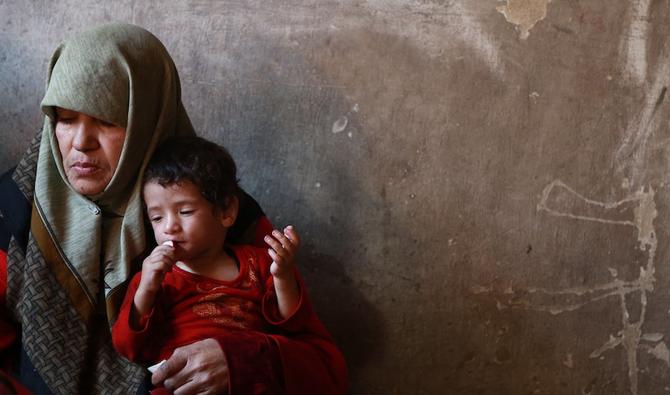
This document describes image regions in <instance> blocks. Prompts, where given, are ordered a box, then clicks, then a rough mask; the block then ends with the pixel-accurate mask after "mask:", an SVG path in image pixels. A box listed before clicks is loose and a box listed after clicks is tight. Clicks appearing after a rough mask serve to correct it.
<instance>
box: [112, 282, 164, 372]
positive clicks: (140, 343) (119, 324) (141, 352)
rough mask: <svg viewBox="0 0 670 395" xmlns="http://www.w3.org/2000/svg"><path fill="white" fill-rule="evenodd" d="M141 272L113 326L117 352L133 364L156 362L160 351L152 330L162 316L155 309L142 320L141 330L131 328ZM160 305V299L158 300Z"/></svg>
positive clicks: (130, 286) (133, 283)
mask: <svg viewBox="0 0 670 395" xmlns="http://www.w3.org/2000/svg"><path fill="white" fill-rule="evenodd" d="M141 274H142V273H141V272H139V273H137V274H135V276H134V277H133V279H132V280H131V282H130V284H129V285H128V290H127V291H126V296H125V298H124V300H123V305H121V310H119V316H118V318H117V319H116V322H115V323H114V325H113V326H112V344H114V348H115V349H116V351H117V352H118V353H119V354H121V355H123V356H124V357H126V358H128V359H129V360H131V361H133V362H154V360H155V358H156V357H157V354H158V350H157V348H156V347H154V345H152V344H150V343H151V339H152V336H151V333H152V329H151V328H155V327H156V320H159V319H160V318H159V317H158V316H160V314H158V313H156V308H155V304H154V309H152V310H151V312H150V313H149V314H147V315H146V316H143V317H142V318H141V319H140V326H142V329H141V330H135V329H133V328H131V327H130V312H131V309H132V306H133V299H134V298H135V293H136V292H137V287H138V286H139V283H140V279H141ZM156 303H158V298H157V299H156Z"/></svg>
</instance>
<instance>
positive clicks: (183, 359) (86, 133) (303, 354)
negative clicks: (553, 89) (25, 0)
mask: <svg viewBox="0 0 670 395" xmlns="http://www.w3.org/2000/svg"><path fill="white" fill-rule="evenodd" d="M180 94H181V92H180V85H179V77H178V75H177V71H176V69H175V66H174V64H173V62H172V60H171V58H170V56H169V54H168V53H167V51H166V50H165V48H164V47H163V45H162V44H161V43H160V41H159V40H158V39H157V38H156V37H154V36H153V35H151V33H149V32H147V31H146V30H143V29H141V28H139V27H136V26H132V25H120V24H115V25H108V26H103V27H99V28H96V29H93V30H91V31H88V32H84V33H82V34H79V35H77V36H76V37H74V38H72V39H70V40H68V41H66V42H65V43H63V44H62V45H61V46H60V47H59V48H58V49H57V50H56V52H55V53H54V55H53V57H52V59H51V63H50V67H49V77H48V85H47V91H46V94H45V96H44V99H43V100H42V111H43V112H44V113H45V114H46V117H45V120H44V125H43V128H42V132H41V134H40V135H38V136H37V138H36V139H35V140H34V141H33V143H32V144H31V147H30V149H29V150H28V152H27V153H26V155H25V156H24V158H23V159H22V161H21V162H20V164H19V165H18V166H17V167H16V168H15V169H13V171H11V172H10V173H8V174H7V175H5V176H4V177H3V178H2V180H1V181H0V302H3V303H2V307H1V308H0V358H3V359H4V360H3V361H0V363H4V364H3V365H0V366H5V367H6V369H7V372H6V373H8V374H6V377H5V378H7V377H9V376H14V377H15V379H16V381H18V382H20V383H21V384H22V385H23V386H25V387H26V388H28V389H29V390H31V391H33V392H35V393H39V394H50V393H53V394H56V393H62V394H74V393H81V394H89V393H123V394H128V393H142V392H146V389H147V388H146V385H144V384H143V383H146V382H147V375H148V373H147V372H146V370H145V369H143V368H141V367H139V366H137V365H134V364H132V363H130V362H128V361H127V360H125V359H123V358H121V357H120V356H118V355H117V354H116V353H115V352H114V351H113V349H112V347H111V341H110V335H109V326H110V325H111V323H113V322H114V320H115V318H116V314H117V309H118V308H119V305H120V302H121V300H122V299H123V295H124V292H125V286H126V285H127V280H128V279H129V278H130V277H131V276H132V274H133V273H134V271H136V270H137V269H138V268H139V264H140V262H141V259H142V258H143V255H144V254H145V251H147V250H148V249H149V248H150V247H152V246H151V245H149V243H148V242H147V240H148V239H150V237H149V236H148V235H147V234H146V229H145V226H144V222H143V219H142V218H143V217H142V214H143V213H142V205H141V203H142V202H141V198H140V186H141V180H140V177H139V175H140V174H141V173H142V171H143V169H144V166H145V165H146V163H147V161H148V159H149V157H150V156H151V154H152V153H153V151H154V148H155V147H156V145H157V144H158V143H159V142H161V141H163V140H164V139H166V138H168V137H172V136H175V135H177V134H192V133H193V127H192V126H191V123H190V120H189V118H188V115H187V114H186V111H185V110H184V108H183V105H182V103H181V97H180ZM267 225H268V222H267V220H266V219H265V218H264V217H263V214H262V211H261V210H260V208H259V207H258V205H257V204H256V203H255V202H254V201H253V199H251V198H249V199H248V200H247V202H246V203H244V204H243V205H242V206H241V215H240V220H238V223H237V224H236V231H235V232H233V233H235V234H237V235H240V236H241V235H247V237H248V236H249V235H251V238H252V239H255V240H261V239H262V236H263V232H264V231H265V230H266V229H268V228H269V227H268V226H267ZM254 236H256V237H255V238H254ZM245 241H247V242H249V241H252V242H253V240H248V239H247V240H245ZM303 289H304V287H303ZM5 307H6V308H5ZM312 318H313V319H312V320H311V322H312V323H313V324H312V326H311V330H310V331H308V332H306V333H303V334H301V335H299V336H293V337H291V338H289V337H286V336H282V335H281V334H277V335H272V336H265V335H262V334H257V335H248V336H245V337H240V338H239V339H236V341H234V342H231V341H228V340H224V339H207V340H203V341H201V342H197V343H193V344H190V345H188V346H185V347H182V348H180V349H178V350H176V351H175V353H174V354H173V356H172V357H171V358H170V359H169V360H168V362H167V363H166V364H164V365H163V366H162V367H161V369H159V370H158V371H157V372H156V373H154V374H153V376H152V377H151V381H152V382H153V383H154V384H162V385H164V386H165V387H166V388H168V389H171V390H173V391H175V393H178V394H182V393H183V394H191V393H193V394H194V393H212V394H214V393H223V392H226V391H227V392H228V393H231V394H248V393H258V394H261V393H277V392H285V393H287V394H311V393H320V394H329V393H332V394H339V393H344V392H345V391H346V378H345V375H346V374H345V367H344V361H343V359H342V356H341V354H340V353H339V351H338V350H337V348H336V347H335V346H334V344H333V343H332V339H331V338H330V336H329V335H328V333H327V332H326V330H325V329H324V327H323V326H322V325H321V324H320V322H319V321H318V319H316V316H314V317H312ZM1 375H2V372H0V376H1ZM15 386H16V387H17V391H21V389H20V388H21V385H20V384H16V383H15Z"/></svg>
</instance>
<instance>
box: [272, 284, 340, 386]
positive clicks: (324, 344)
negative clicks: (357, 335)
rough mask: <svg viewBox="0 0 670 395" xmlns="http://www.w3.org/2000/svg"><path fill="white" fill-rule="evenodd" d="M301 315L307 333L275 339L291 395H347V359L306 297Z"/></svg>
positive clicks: (303, 331)
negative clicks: (302, 315) (303, 315)
mask: <svg viewBox="0 0 670 395" xmlns="http://www.w3.org/2000/svg"><path fill="white" fill-rule="evenodd" d="M302 304H303V305H304V307H302V308H301V309H302V312H301V314H305V317H303V318H302V319H304V320H305V321H306V322H304V323H301V325H302V327H303V330H302V332H300V333H296V334H293V335H290V336H281V335H273V336H272V338H273V340H274V341H275V343H276V344H277V346H278V347H279V353H280V355H281V362H282V366H283V372H284V386H285V387H284V388H285V390H286V394H287V395H301V394H322V395H342V394H346V393H347V367H346V363H345V361H344V356H343V355H342V353H341V352H340V350H339V349H338V348H337V346H336V345H335V343H334V342H333V339H332V337H331V336H330V334H329V333H328V331H327V330H326V328H325V327H324V326H323V324H322V323H321V321H319V319H318V318H317V316H316V314H315V313H314V311H313V310H312V307H311V304H310V303H309V299H308V297H307V295H306V293H305V294H304V295H303V298H302Z"/></svg>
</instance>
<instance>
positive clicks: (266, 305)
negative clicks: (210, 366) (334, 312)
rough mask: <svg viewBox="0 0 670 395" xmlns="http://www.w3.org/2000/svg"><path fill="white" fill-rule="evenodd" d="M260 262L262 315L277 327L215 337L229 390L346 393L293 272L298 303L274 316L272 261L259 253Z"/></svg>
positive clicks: (340, 364)
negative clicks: (288, 311)
mask: <svg viewBox="0 0 670 395" xmlns="http://www.w3.org/2000/svg"><path fill="white" fill-rule="evenodd" d="M259 253H265V251H263V250H261V251H259ZM265 254H266V253H265ZM259 263H260V267H259V268H258V269H259V271H260V274H261V276H262V277H263V280H264V282H265V284H266V289H267V291H266V293H265V295H264V297H263V302H262V311H263V315H264V317H265V319H266V320H267V321H268V322H269V323H270V324H272V325H274V326H275V328H277V329H278V330H279V331H278V333H277V334H274V335H263V334H258V333H257V334H256V336H253V335H250V337H246V338H244V339H240V338H239V337H237V336H236V337H234V338H233V337H231V336H229V337H227V338H223V339H218V340H219V344H220V345H221V348H222V349H223V350H224V353H225V354H226V360H227V362H228V369H229V371H230V377H231V379H230V388H229V393H231V394H247V393H248V394H258V395H260V394H265V393H267V394H274V393H285V394H287V395H303V394H323V395H341V394H346V392H347V371H346V365H345V362H344V357H343V356H342V354H341V353H340V351H339V349H338V348H337V346H336V345H335V343H334V342H333V339H332V337H331V336H330V334H329V333H328V331H327V330H326V328H325V327H324V326H323V324H321V322H320V321H319V319H318V318H317V316H316V314H315V313H314V310H313V309H312V306H311V304H310V302H309V297H308V296H307V292H306V288H305V285H304V283H303V281H302V278H301V277H300V275H299V273H298V271H297V270H296V279H297V280H298V286H299V287H300V299H299V303H298V306H297V308H296V310H295V311H294V312H293V314H291V316H290V317H287V318H286V319H284V318H282V317H281V315H280V314H279V307H278V306H277V297H276V295H275V293H274V288H273V287H272V276H271V275H270V274H269V273H270V268H269V265H270V263H271V260H270V259H269V257H267V258H265V259H264V257H261V258H260V259H259ZM268 342H269V344H268ZM277 385H279V386H280V387H276V386H277ZM263 388H269V389H270V390H268V391H267V392H263V391H261V390H260V389H263ZM282 388H283V390H282Z"/></svg>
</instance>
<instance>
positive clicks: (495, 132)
mask: <svg viewBox="0 0 670 395" xmlns="http://www.w3.org/2000/svg"><path fill="white" fill-rule="evenodd" d="M669 18H670V3H668V2H667V1H662V0H653V1H652V0H631V1H627V2H609V1H597V0H590V1H589V0H568V1H552V2H550V1H548V0H506V1H497V0H483V1H466V0H453V1H449V0H446V1H444V0H441V1H438V0H435V1H399V0H385V1H382V0H367V1H365V0H363V1H338V2H335V1H328V0H327V1H318V2H317V1H313V0H284V1H277V0H269V1H257V0H250V1H170V2H159V1H133V0H122V1H117V2H113V3H111V2H103V1H93V0H85V1H76V2H75V1H72V0H64V1H61V2H58V3H48V4H47V3H44V2H36V1H26V2H7V1H0V90H1V91H2V92H3V94H2V95H0V118H2V119H3V120H4V122H3V126H2V127H1V128H0V138H1V139H2V141H3V143H2V144H0V170H5V169H7V168H9V167H10V166H11V165H12V164H13V163H15V162H16V161H17V160H18V159H19V157H20V155H21V152H22V151H23V149H24V148H25V147H26V145H27V143H28V141H29V139H30V138H31V137H32V136H33V134H34V133H35V131H36V129H37V128H38V127H39V126H40V123H41V122H40V117H41V116H40V113H39V109H38V103H39V101H40V98H41V95H42V94H43V90H44V71H45V69H46V64H47V60H48V58H49V56H50V54H51V51H52V50H53V49H54V48H55V46H56V45H57V43H58V42H59V41H60V40H61V39H62V38H63V37H64V36H66V35H67V34H69V33H70V32H71V31H77V30H80V29H82V28H84V27H86V26H89V25H91V24H96V23H102V22H105V21H110V20H116V21H127V22H133V23H137V24H140V25H143V26H145V27H147V28H148V29H150V30H151V31H153V32H154V33H155V34H157V35H158V36H159V37H160V38H161V39H162V40H163V42H164V43H165V44H166V46H167V48H168V50H169V51H170V52H171V53H172V54H173V56H174V58H175V62H176V64H177V67H178V69H179V71H180V74H181V77H182V87H183V95H184V99H185V104H186V107H187V109H188V110H189V112H190V114H191V117H192V119H193V121H194V124H195V126H196V128H197V129H198V130H199V131H200V133H201V134H203V135H205V136H207V137H209V138H212V139H214V140H216V141H218V142H221V143H224V144H226V145H227V146H228V147H229V148H230V150H231V152H232V153H233V154H234V156H235V157H236V159H237V161H238V162H239V165H240V166H239V167H240V172H241V178H242V184H243V185H244V186H245V187H246V188H247V189H248V190H249V191H250V192H251V193H252V194H253V195H254V196H256V197H257V198H258V200H259V201H260V202H261V204H262V205H263V207H264V208H265V209H266V210H267V212H268V214H269V216H270V217H271V218H272V220H273V221H274V222H275V223H276V224H278V225H283V224H287V223H289V222H290V223H294V224H296V225H297V226H298V228H299V229H301V230H302V231H303V239H304V249H303V251H302V253H301V256H300V261H301V262H300V266H301V270H302V272H303V273H304V275H305V277H306V279H307V281H308V284H309V287H310V290H311V294H312V297H313V299H314V304H315V305H316V308H317V309H318V312H319V314H320V316H321V317H322V319H323V321H324V322H325V323H326V325H327V326H328V327H329V328H330V329H331V330H332V332H333V334H334V336H335V338H336V339H337V341H338V343H339V344H340V345H341V347H342V349H343V351H344V352H345V355H346V357H347V359H348V362H349V366H350V370H351V393H353V394H520V393H544V394H563V393H564V394H614V393H617V394H618V393H632V394H664V393H669V392H670V351H669V349H668V344H669V343H670V330H669V329H668V328H669V327H670V326H669V325H668V324H669V323H670V292H668V288H669V287H668V286H669V285H670V270H669V269H668V267H669V266H668V265H667V262H668V256H669V254H670V248H669V246H670V242H669V241H670V234H668V232H667V231H666V229H667V226H666V224H668V222H669V220H670V207H669V205H668V203H667V202H668V197H669V195H670V191H669V190H668V185H669V182H670V176H669V175H668V174H669V173H668V171H667V169H668V159H669V155H668V149H669V148H670V129H669V126H670V124H669V118H668V115H669V107H668V102H667V98H666V90H667V86H668V83H669V81H668V79H669V78H670V72H669V71H670V70H669V68H670V48H669V47H668V44H667V42H668V41H667V39H666V38H667V37H668V33H670V32H669V31H668V30H669V29H670V24H668V20H669Z"/></svg>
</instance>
